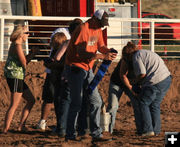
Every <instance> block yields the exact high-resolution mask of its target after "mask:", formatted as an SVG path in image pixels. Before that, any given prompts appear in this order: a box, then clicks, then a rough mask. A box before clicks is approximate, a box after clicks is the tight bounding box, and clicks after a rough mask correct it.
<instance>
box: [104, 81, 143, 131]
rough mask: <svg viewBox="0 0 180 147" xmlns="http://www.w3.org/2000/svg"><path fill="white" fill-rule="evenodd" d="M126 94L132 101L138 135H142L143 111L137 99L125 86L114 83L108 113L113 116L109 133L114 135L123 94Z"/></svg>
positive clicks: (111, 83) (110, 86)
mask: <svg viewBox="0 0 180 147" xmlns="http://www.w3.org/2000/svg"><path fill="white" fill-rule="evenodd" d="M123 92H125V93H126V94H127V95H128V97H129V98H130V100H131V104H132V106H133V110H134V117H135V124H136V129H137V133H139V134H140V133H142V121H141V111H140V108H139V101H138V99H137V98H135V97H134V96H133V95H132V93H131V92H130V91H129V90H128V88H126V87H125V86H119V85H116V84H114V83H113V82H112V81H111V82H110V85H109V98H108V107H107V111H108V112H109V113H110V114H111V123H110V125H109V132H110V133H113V128H114V125H115V119H116V113H117V110H118V108H119V100H120V97H121V96H122V93H123Z"/></svg>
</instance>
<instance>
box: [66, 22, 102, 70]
mask: <svg viewBox="0 0 180 147" xmlns="http://www.w3.org/2000/svg"><path fill="white" fill-rule="evenodd" d="M90 26H91V28H90ZM92 26H95V24H94V21H93V20H92V19H89V20H88V21H87V22H85V23H84V24H82V25H81V26H80V27H78V28H77V29H76V30H75V31H74V33H73V34H72V37H71V40H70V43H69V46H68V48H67V52H66V64H67V65H75V66H78V67H80V68H82V69H84V70H86V71H88V70H89V69H92V67H93V65H94V60H91V58H92V56H93V55H94V54H96V52H97V50H98V49H99V48H100V47H102V46H104V40H103V35H102V30H101V28H98V29H93V28H92Z"/></svg>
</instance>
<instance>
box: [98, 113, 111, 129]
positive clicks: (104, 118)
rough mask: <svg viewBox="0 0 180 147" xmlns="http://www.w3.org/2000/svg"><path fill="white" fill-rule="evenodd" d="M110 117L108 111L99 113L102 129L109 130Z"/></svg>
mask: <svg viewBox="0 0 180 147" xmlns="http://www.w3.org/2000/svg"><path fill="white" fill-rule="evenodd" d="M110 118H111V115H110V114H109V112H105V113H101V116H100V126H101V128H102V129H103V131H107V132H108V131H109V124H110Z"/></svg>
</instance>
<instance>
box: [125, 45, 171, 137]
mask: <svg viewBox="0 0 180 147" xmlns="http://www.w3.org/2000/svg"><path fill="white" fill-rule="evenodd" d="M122 54H123V57H125V60H127V61H128V62H132V63H133V69H134V73H135V75H136V78H137V80H138V83H139V84H140V87H141V90H140V93H139V94H136V95H138V100H139V103H140V109H141V119H142V123H143V124H142V136H153V135H158V134H159V133H160V131H161V118H160V112H161V111H160V104H161V102H162V100H163V98H164V96H165V94H166V93H167V91H168V89H169V87H170V84H171V74H170V72H169V70H168V68H167V66H166V65H165V63H164V61H163V60H162V59H161V57H160V56H159V55H158V54H156V53H154V52H152V51H149V50H136V46H135V45H134V44H133V43H131V42H128V44H127V47H126V48H124V49H123V51H122ZM129 90H131V91H133V89H131V88H130V87H129Z"/></svg>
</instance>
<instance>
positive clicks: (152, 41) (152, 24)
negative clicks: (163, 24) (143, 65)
mask: <svg viewBox="0 0 180 147" xmlns="http://www.w3.org/2000/svg"><path fill="white" fill-rule="evenodd" d="M150 27H151V28H150V29H151V30H150V33H151V34H150V35H151V39H150V41H151V44H150V47H151V51H152V52H154V37H155V36H154V21H152V22H151V25H150Z"/></svg>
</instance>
